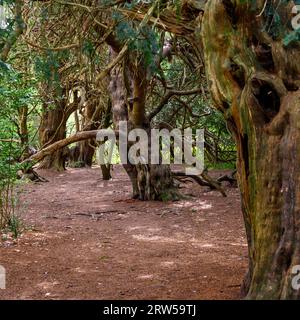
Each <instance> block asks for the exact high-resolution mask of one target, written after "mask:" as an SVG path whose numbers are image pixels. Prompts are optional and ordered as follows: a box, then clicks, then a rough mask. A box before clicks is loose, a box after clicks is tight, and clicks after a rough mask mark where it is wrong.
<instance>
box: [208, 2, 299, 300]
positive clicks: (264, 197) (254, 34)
mask: <svg viewBox="0 0 300 320" xmlns="http://www.w3.org/2000/svg"><path fill="white" fill-rule="evenodd" d="M294 4H295V3H294V1H271V0H258V1H247V0H222V1H220V0H209V1H208V2H207V4H206V7H205V13H204V17H203V20H202V39H203V46H204V53H205V64H206V73H207V76H208V78H209V80H210V89H211V93H212V96H213V99H214V102H215V105H216V107H217V108H218V109H219V110H220V111H221V112H222V113H223V115H224V117H225V118H226V121H227V123H228V127H229V128H230V129H231V131H232V133H233V135H234V137H235V140H236V143H237V146H238V176H239V185H240V189H241V194H242V208H243V214H244V220H245V225H246V232H247V239H248V246H249V271H248V274H247V276H246V278H245V281H244V286H243V290H244V293H245V295H246V297H247V298H249V299H289V298H290V299H297V298H300V291H299V290H298V291H296V290H294V289H293V288H292V285H291V284H292V278H293V277H294V276H295V275H293V273H292V269H293V266H295V265H299V264H300V149H299V144H300V90H299V86H300V42H299V41H298V40H299V38H298V35H299V34H298V32H297V31H295V30H293V28H292V19H293V18H294V17H293V15H292V8H293V6H294Z"/></svg>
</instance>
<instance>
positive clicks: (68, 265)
mask: <svg viewBox="0 0 300 320" xmlns="http://www.w3.org/2000/svg"><path fill="white" fill-rule="evenodd" d="M40 173H41V174H42V175H43V176H45V177H47V179H49V183H42V184H30V185H28V186H26V187H25V191H24V193H23V195H22V199H21V201H22V204H23V205H22V217H23V220H24V222H25V224H26V226H31V229H29V230H28V231H27V232H25V233H24V234H23V235H22V236H21V238H20V239H19V240H17V241H16V242H13V241H12V240H6V241H2V242H0V264H1V265H3V266H4V267H5V268H6V270H7V289H6V290H0V299H238V298H240V284H241V281H242V279H243V276H244V274H245V272H246V267H247V245H246V239H245V232H244V227H243V222H242V214H241V211H240V198H239V192H238V190H237V189H233V188H227V190H226V191H227V193H228V197H227V198H223V197H222V196H221V195H220V194H219V193H218V192H217V191H212V192H208V190H207V189H206V188H203V187H200V186H198V185H196V184H195V183H193V182H191V183H187V184H186V185H185V186H184V188H183V189H182V191H183V192H184V193H185V194H189V195H193V196H194V197H192V198H191V199H189V200H182V201H178V202H164V203H162V202H140V201H136V200H131V198H130V195H131V188H130V184H129V181H128V179H127V176H126V174H125V173H124V171H123V169H122V168H120V167H116V168H115V170H114V171H113V176H114V179H113V180H112V181H109V182H104V181H102V179H101V174H100V169H99V168H93V169H68V170H67V171H66V172H64V173H51V172H45V171H40ZM215 174H217V175H218V172H216V173H215Z"/></svg>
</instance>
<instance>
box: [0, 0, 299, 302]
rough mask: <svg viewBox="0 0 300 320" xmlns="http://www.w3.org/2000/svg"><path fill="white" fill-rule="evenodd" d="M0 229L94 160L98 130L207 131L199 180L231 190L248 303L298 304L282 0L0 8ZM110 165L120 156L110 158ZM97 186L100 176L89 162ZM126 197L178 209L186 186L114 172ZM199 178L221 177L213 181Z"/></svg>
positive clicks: (293, 51) (295, 114)
mask: <svg viewBox="0 0 300 320" xmlns="http://www.w3.org/2000/svg"><path fill="white" fill-rule="evenodd" d="M0 5H1V13H0V17H1V28H0V73H1V76H0V228H1V229H4V230H5V229H7V228H9V229H10V230H12V231H13V232H14V233H15V234H16V236H17V234H18V231H17V230H18V224H19V223H20V221H19V217H18V216H17V213H16V211H17V210H16V208H17V200H18V196H17V193H16V190H19V189H20V188H19V186H20V185H23V184H26V183H28V181H40V182H45V183H46V179H45V178H44V177H43V176H42V175H40V174H38V172H37V170H38V169H51V170H55V171H59V172H62V171H64V170H65V169H66V166H68V167H72V168H83V167H91V166H92V165H95V164H97V159H96V158H97V157H96V154H97V152H96V150H97V148H98V147H99V145H98V144H97V142H96V133H97V131H96V130H98V129H102V128H113V129H114V130H116V131H118V123H119V121H127V122H128V128H129V129H132V128H143V129H145V130H147V131H148V132H149V130H150V129H151V128H159V129H163V128H165V129H169V130H171V129H173V128H180V129H185V128H188V127H191V128H193V129H194V130H196V129H204V130H205V168H206V169H205V170H204V172H203V173H202V174H201V175H200V176H196V177H190V178H192V179H194V180H195V181H196V182H197V183H199V184H200V185H203V186H209V187H210V188H211V189H217V190H218V191H220V192H221V193H222V195H224V196H226V191H225V190H224V189H223V187H222V184H221V182H222V181H223V180H227V181H229V182H230V183H235V180H236V176H235V172H236V170H235V168H236V163H237V178H238V180H239V186H240V190H241V194H242V208H243V214H244V220H245V226H246V232H247V238H248V245H249V261H250V262H249V272H248V275H247V276H246V278H245V281H244V284H243V288H242V291H243V294H244V295H247V297H248V298H299V292H297V291H294V290H292V288H291V286H290V281H291V277H292V271H291V270H292V267H293V266H294V265H296V264H299V263H300V253H299V252H300V251H299V248H300V247H299V243H300V242H299V240H300V239H299V237H300V232H299V219H300V206H299V201H300V199H299V185H300V183H299V179H300V178H299V163H300V161H299V160H300V156H299V155H300V153H299V147H298V146H299V102H298V101H299V94H300V93H299V92H300V91H299V85H300V72H299V71H300V69H299V68H300V63H299V62H300V60H299V59H300V58H299V33H298V32H297V30H293V28H292V25H291V21H292V18H293V17H294V16H295V14H293V13H292V8H293V6H294V5H295V2H294V1H275V0H274V1H272V0H266V1H242V0H240V1H227V0H226V1H225V0H223V1H217V0H209V1H203V0H184V1H177V0H174V1H161V0H155V1H150V3H148V1H147V2H143V1H119V0H118V1H110V0H103V1H94V0H86V1H85V0H82V1H74V2H68V1H61V0H50V1H23V0H16V1H13V0H2V1H1V2H0ZM115 158H116V159H117V158H118V156H117V155H115ZM100 169H101V171H102V177H103V179H104V180H109V179H110V178H111V175H112V173H111V169H112V168H111V166H110V165H106V166H105V165H101V168H99V175H100ZM124 169H125V170H126V172H127V174H128V176H129V178H130V181H131V185H132V193H133V198H135V199H140V200H146V201H147V200H160V201H161V200H162V201H168V200H178V199H181V198H182V195H181V193H180V190H179V189H178V184H179V182H181V181H182V180H181V179H185V178H187V177H185V176H184V173H183V172H178V171H177V172H172V170H171V167H170V166H167V165H161V164H160V165H147V166H144V165H130V164H129V165H124ZM209 169H231V171H232V174H231V175H225V176H222V177H219V180H218V179H215V178H212V177H211V176H210V174H209V172H208V170H209Z"/></svg>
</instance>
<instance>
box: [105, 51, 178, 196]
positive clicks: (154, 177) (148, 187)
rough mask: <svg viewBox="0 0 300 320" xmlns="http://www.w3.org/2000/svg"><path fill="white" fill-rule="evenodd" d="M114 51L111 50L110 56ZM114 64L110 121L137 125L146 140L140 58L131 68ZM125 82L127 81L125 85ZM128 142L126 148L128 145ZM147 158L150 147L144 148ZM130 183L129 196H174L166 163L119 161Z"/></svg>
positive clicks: (130, 126)
mask: <svg viewBox="0 0 300 320" xmlns="http://www.w3.org/2000/svg"><path fill="white" fill-rule="evenodd" d="M114 57H116V53H115V52H114V51H113V50H111V58H112V59H113V58H114ZM124 68H126V69H125V70H122V68H121V67H115V68H114V70H113V71H111V74H110V94H111V101H112V112H113V122H114V124H115V127H116V130H119V123H120V121H126V122H127V128H128V131H130V130H132V129H135V128H140V129H144V130H146V131H147V132H148V137H149V144H150V143H151V141H150V136H151V135H150V134H149V132H150V124H149V121H148V120H147V119H146V117H145V99H146V89H147V77H146V70H145V66H143V61H140V64H139V65H138V66H137V69H136V70H134V71H132V70H130V69H129V68H127V67H125V66H124ZM126 83H127V85H126ZM132 144H133V143H132V142H128V148H130V146H131V145H132ZM148 149H149V151H148V158H149V159H150V151H151V148H150V147H149V148H148ZM123 167H124V169H125V170H126V172H127V174H128V176H129V178H130V180H131V184H132V188H133V197H134V198H136V199H140V200H171V199H177V198H178V193H177V192H176V190H175V188H174V182H173V178H172V174H171V170H170V166H169V165H161V164H159V165H155V164H150V161H149V164H138V165H133V164H131V163H130V161H129V159H128V163H127V164H123Z"/></svg>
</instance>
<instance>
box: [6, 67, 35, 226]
mask: <svg viewBox="0 0 300 320" xmlns="http://www.w3.org/2000/svg"><path fill="white" fill-rule="evenodd" d="M27 82H28V80H25V79H24V77H23V75H22V74H21V73H18V72H16V71H14V70H13V69H12V68H11V67H10V66H9V65H6V64H5V67H0V229H1V228H3V227H5V226H6V225H7V224H8V223H9V221H10V218H11V217H12V215H13V214H14V209H15V194H14V186H15V184H16V181H17V171H18V170H19V169H20V168H21V165H20V164H19V163H18V159H19V158H20V156H21V155H22V152H23V150H22V147H21V144H20V136H19V134H18V130H17V129H18V117H19V111H20V109H21V108H23V107H24V106H30V105H32V104H33V103H35V102H36V101H35V99H36V98H35V97H34V95H35V93H36V92H35V89H34V87H32V83H33V82H32V81H29V84H28V83H27Z"/></svg>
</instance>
